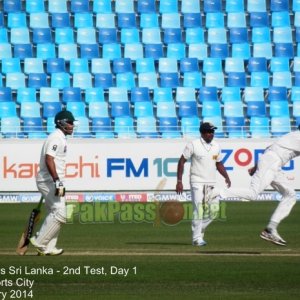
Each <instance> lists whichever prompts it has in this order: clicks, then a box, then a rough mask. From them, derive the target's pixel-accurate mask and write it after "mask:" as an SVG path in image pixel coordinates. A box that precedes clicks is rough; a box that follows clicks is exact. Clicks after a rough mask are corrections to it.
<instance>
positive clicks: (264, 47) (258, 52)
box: [252, 43, 273, 59]
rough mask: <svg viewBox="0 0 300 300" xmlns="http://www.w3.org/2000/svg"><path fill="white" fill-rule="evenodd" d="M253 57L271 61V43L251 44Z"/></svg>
mask: <svg viewBox="0 0 300 300" xmlns="http://www.w3.org/2000/svg"><path fill="white" fill-rule="evenodd" d="M252 51H253V57H265V58H267V59H271V58H272V57H273V49H272V44H271V43H253V50H252Z"/></svg>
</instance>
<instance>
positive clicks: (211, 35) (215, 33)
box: [207, 27, 227, 44]
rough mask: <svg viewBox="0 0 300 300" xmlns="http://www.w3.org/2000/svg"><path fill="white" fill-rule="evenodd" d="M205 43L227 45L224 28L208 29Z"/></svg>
mask: <svg viewBox="0 0 300 300" xmlns="http://www.w3.org/2000/svg"><path fill="white" fill-rule="evenodd" d="M207 34H208V36H207V42H208V43H209V44H227V34H226V29H225V28H224V27H220V28H208V30H207Z"/></svg>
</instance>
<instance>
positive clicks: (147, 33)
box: [142, 27, 162, 44]
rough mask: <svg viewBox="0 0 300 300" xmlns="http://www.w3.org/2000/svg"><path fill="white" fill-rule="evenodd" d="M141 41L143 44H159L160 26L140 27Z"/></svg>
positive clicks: (160, 41) (160, 40)
mask: <svg viewBox="0 0 300 300" xmlns="http://www.w3.org/2000/svg"><path fill="white" fill-rule="evenodd" d="M142 42H143V43H144V44H161V43H162V39H161V30H160V28H156V27H153V28H143V29H142Z"/></svg>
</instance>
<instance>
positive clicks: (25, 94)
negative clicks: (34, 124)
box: [16, 87, 44, 104]
mask: <svg viewBox="0 0 300 300" xmlns="http://www.w3.org/2000/svg"><path fill="white" fill-rule="evenodd" d="M36 94H37V93H36V89H35V88H29V87H25V88H18V90H17V99H16V102H17V103H18V104H20V103H22V102H36V101H37V99H36ZM43 100H44V98H43V99H42V100H40V102H41V103H42V102H43Z"/></svg>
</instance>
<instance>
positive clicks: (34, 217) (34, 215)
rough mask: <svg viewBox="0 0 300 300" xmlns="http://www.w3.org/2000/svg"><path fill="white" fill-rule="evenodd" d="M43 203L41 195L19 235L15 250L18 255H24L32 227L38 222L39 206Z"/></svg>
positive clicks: (39, 215)
mask: <svg viewBox="0 0 300 300" xmlns="http://www.w3.org/2000/svg"><path fill="white" fill-rule="evenodd" d="M42 203H43V197H41V199H40V201H39V204H38V206H37V207H36V208H34V209H33V210H32V212H31V214H30V217H29V220H28V223H27V225H26V228H25V230H24V232H23V233H22V235H21V238H20V240H19V243H18V246H17V249H16V252H17V254H18V255H25V254H26V252H27V250H28V245H29V239H30V238H31V236H32V234H33V231H34V227H35V225H36V224H37V223H38V221H39V220H40V217H41V206H42Z"/></svg>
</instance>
